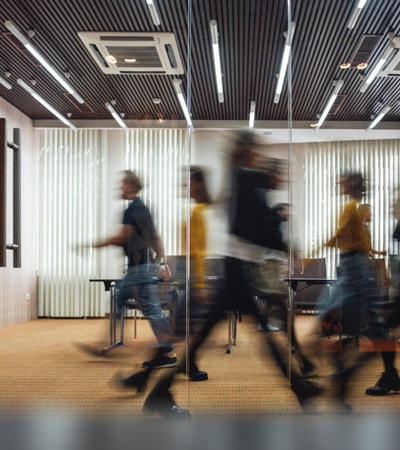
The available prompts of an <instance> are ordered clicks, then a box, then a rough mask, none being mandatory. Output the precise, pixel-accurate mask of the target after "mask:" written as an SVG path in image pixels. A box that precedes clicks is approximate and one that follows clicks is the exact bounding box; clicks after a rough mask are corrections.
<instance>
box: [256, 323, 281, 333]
mask: <svg viewBox="0 0 400 450" xmlns="http://www.w3.org/2000/svg"><path fill="white" fill-rule="evenodd" d="M257 329H258V331H279V330H280V328H278V327H274V326H273V325H271V324H270V323H269V322H268V323H267V324H266V325H263V324H262V323H259V324H258V328H257Z"/></svg>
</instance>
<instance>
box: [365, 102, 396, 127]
mask: <svg viewBox="0 0 400 450" xmlns="http://www.w3.org/2000/svg"><path fill="white" fill-rule="evenodd" d="M392 107H393V106H392V105H386V106H385V107H384V108H383V109H382V111H381V112H380V113H379V114H378V115H377V116H376V117H375V119H374V120H373V121H372V122H371V123H370V125H369V126H368V128H367V130H372V128H374V127H375V126H376V125H377V124H378V122H380V121H381V120H382V119H383V117H384V116H385V115H386V114H387V113H388V112H389V111H390V110H391V109H392Z"/></svg>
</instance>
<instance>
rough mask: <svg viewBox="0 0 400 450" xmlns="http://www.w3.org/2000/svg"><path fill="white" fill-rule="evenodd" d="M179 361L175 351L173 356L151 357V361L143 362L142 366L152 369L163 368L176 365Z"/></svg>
mask: <svg viewBox="0 0 400 450" xmlns="http://www.w3.org/2000/svg"><path fill="white" fill-rule="evenodd" d="M177 362H178V359H177V357H176V353H173V354H172V355H171V356H167V355H161V356H158V357H157V358H154V359H150V360H149V361H145V362H144V363H143V364H142V367H145V368H150V367H151V368H152V369H162V368H165V367H175V366H176V364H177Z"/></svg>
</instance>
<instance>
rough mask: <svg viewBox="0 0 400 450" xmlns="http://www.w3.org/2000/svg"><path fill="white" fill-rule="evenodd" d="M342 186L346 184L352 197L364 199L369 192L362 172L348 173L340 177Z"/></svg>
mask: <svg viewBox="0 0 400 450" xmlns="http://www.w3.org/2000/svg"><path fill="white" fill-rule="evenodd" d="M340 184H346V185H347V187H348V189H349V191H350V193H351V196H352V197H354V198H358V199H360V198H362V197H363V196H364V194H365V192H366V190H367V187H366V182H365V178H364V177H363V175H362V174H361V173H360V172H346V173H344V174H343V175H342V176H341V177H340Z"/></svg>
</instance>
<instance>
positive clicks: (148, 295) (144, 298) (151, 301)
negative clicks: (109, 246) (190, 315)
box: [117, 264, 174, 351]
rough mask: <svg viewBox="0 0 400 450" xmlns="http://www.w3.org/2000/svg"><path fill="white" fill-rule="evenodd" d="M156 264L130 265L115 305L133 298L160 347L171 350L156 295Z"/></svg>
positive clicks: (167, 332) (119, 288)
mask: <svg viewBox="0 0 400 450" xmlns="http://www.w3.org/2000/svg"><path fill="white" fill-rule="evenodd" d="M157 271H158V272H159V266H158V265H148V264H146V265H140V266H135V267H130V268H129V269H128V271H127V272H126V273H125V276H124V278H123V280H122V281H121V284H120V285H119V286H118V289H117V305H118V308H119V309H121V308H122V307H123V305H124V303H125V302H126V301H127V300H129V299H135V300H136V301H137V303H138V305H139V308H140V311H141V312H142V313H143V315H144V316H145V317H146V318H147V319H148V320H149V322H150V326H151V328H152V330H153V333H154V335H155V336H156V338H157V341H158V344H159V345H160V347H164V348H165V351H172V350H173V349H174V347H173V346H172V345H171V343H170V342H171V339H170V327H169V322H168V320H167V318H166V317H165V315H164V313H163V310H162V308H161V303H160V301H159V297H158V289H157V277H156V276H155V274H156V273H157Z"/></svg>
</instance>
